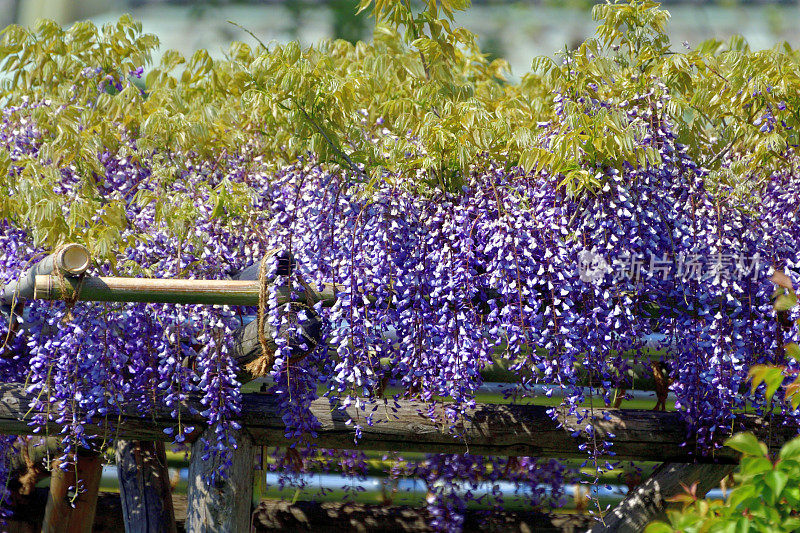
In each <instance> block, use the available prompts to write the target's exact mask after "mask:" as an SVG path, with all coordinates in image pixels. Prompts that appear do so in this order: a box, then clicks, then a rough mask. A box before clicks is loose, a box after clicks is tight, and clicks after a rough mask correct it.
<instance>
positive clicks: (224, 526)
mask: <svg viewBox="0 0 800 533" xmlns="http://www.w3.org/2000/svg"><path fill="white" fill-rule="evenodd" d="M203 438H205V439H207V440H208V441H209V442H211V443H212V444H213V443H216V441H217V437H216V434H215V433H214V428H208V429H206V430H205V431H204V432H203V435H202V437H201V438H200V439H197V440H196V441H195V442H194V444H192V456H191V459H190V462H189V495H188V496H189V504H188V510H187V515H186V531H191V532H192V533H211V532H215V533H216V532H220V533H249V531H250V521H251V515H252V509H251V504H252V499H253V469H254V468H253V467H254V462H255V458H254V448H253V441H252V439H251V438H250V435H249V434H248V433H247V432H245V431H237V432H236V435H235V438H236V442H237V445H238V446H237V448H236V450H233V457H232V464H231V465H230V467H229V469H228V477H227V478H226V479H225V480H223V481H220V482H219V483H217V485H216V486H211V485H210V484H208V483H206V481H205V479H204V478H206V477H207V476H208V475H209V474H211V473H212V472H216V471H219V469H220V467H221V465H220V463H219V461H217V460H210V459H209V460H208V461H204V460H203V458H202V456H203V454H204V453H205V452H204V451H203V443H202V440H203Z"/></svg>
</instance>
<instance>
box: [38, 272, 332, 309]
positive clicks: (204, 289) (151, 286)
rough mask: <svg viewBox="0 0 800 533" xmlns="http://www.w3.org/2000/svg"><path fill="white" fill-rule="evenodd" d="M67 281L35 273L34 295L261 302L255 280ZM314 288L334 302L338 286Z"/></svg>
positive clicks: (284, 298) (282, 298) (281, 299)
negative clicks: (62, 281) (63, 281)
mask: <svg viewBox="0 0 800 533" xmlns="http://www.w3.org/2000/svg"><path fill="white" fill-rule="evenodd" d="M66 281H67V283H66V284H64V285H63V286H62V285H61V284H60V283H59V281H58V279H57V278H56V277H55V276H36V290H35V294H34V298H38V299H42V300H62V299H65V298H72V297H73V296H74V294H75V290H76V289H77V290H78V300H81V301H91V302H147V303H166V304H207V305H258V295H259V290H260V285H259V283H258V281H252V280H245V281H241V280H206V279H163V278H116V277H85V278H83V279H82V280H81V281H78V280H76V279H70V278H67V279H66ZM312 292H313V295H312V296H313V298H314V299H315V300H316V301H320V300H322V301H323V302H324V303H325V305H333V303H334V302H335V300H336V286H335V285H333V284H331V283H328V284H325V286H324V287H323V289H322V290H321V291H318V290H316V289H313V290H312ZM288 301H289V293H288V289H286V288H285V287H282V288H280V289H279V290H278V303H286V302H288Z"/></svg>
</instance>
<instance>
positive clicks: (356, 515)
mask: <svg viewBox="0 0 800 533" xmlns="http://www.w3.org/2000/svg"><path fill="white" fill-rule="evenodd" d="M430 520H431V516H430V513H429V512H428V510H427V509H425V508H422V509H420V508H415V507H408V506H384V505H365V504H361V503H351V502H345V503H341V502H325V503H319V502H307V501H299V502H296V503H289V502H282V501H263V502H261V505H259V506H258V508H257V509H256V510H255V512H254V513H253V530H254V531H256V532H258V533H277V532H280V531H325V532H326V533H350V532H352V531H359V532H367V531H373V532H380V533H428V532H429V531H432V530H431V528H430V526H429V524H430ZM593 523H594V519H593V518H591V517H590V516H587V515H580V514H569V515H567V514H561V515H558V514H549V513H540V512H535V511H497V512H492V513H491V514H489V515H488V516H487V515H486V514H484V513H482V512H481V511H480V510H477V509H468V510H467V512H466V513H465V516H464V525H463V531H464V532H476V533H486V532H489V531H505V532H520V533H522V532H530V531H536V532H538V533H557V532H558V533H578V532H583V531H586V530H587V529H588V528H590V527H591V526H592V524H593Z"/></svg>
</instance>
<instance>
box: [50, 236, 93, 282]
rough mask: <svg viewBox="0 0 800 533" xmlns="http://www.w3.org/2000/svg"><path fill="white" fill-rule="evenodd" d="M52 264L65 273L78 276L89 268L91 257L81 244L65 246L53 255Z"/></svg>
mask: <svg viewBox="0 0 800 533" xmlns="http://www.w3.org/2000/svg"><path fill="white" fill-rule="evenodd" d="M54 262H55V264H56V265H57V266H58V268H59V269H60V270H62V271H64V272H65V273H67V274H71V275H73V276H79V275H81V274H83V273H84V272H86V269H88V268H89V263H90V262H91V255H89V250H87V249H86V247H85V246H83V245H81V244H67V245H65V246H63V247H62V248H60V249H59V250H58V251H57V252H56V253H55V257H54Z"/></svg>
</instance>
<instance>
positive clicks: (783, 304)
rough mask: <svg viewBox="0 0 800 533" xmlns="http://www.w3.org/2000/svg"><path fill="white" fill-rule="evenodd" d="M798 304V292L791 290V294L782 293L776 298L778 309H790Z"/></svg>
mask: <svg viewBox="0 0 800 533" xmlns="http://www.w3.org/2000/svg"><path fill="white" fill-rule="evenodd" d="M795 305H797V294H795V293H794V292H791V293H789V294H781V295H780V296H778V297H777V298H776V299H775V310H776V311H788V310H789V309H792V308H793V307H794V306H795Z"/></svg>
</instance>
